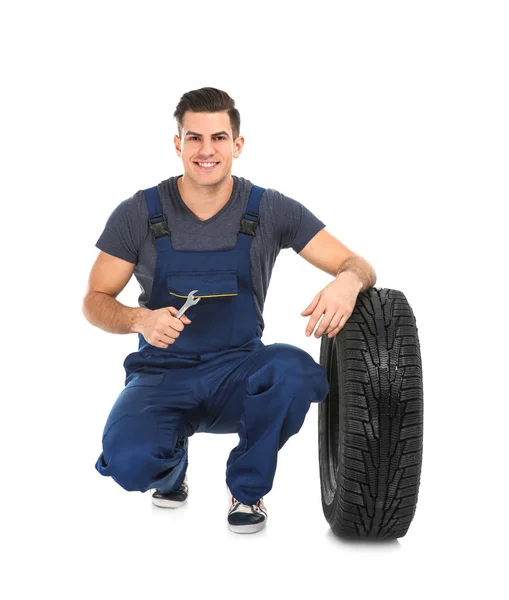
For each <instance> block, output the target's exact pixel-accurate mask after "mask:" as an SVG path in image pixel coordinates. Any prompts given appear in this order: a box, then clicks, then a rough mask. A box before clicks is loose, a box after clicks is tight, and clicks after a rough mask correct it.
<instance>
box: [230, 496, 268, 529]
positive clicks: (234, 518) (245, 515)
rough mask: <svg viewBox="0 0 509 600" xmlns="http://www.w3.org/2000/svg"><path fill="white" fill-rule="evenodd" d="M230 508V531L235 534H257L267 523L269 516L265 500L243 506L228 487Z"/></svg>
mask: <svg viewBox="0 0 509 600" xmlns="http://www.w3.org/2000/svg"><path fill="white" fill-rule="evenodd" d="M226 489H227V491H228V499H229V500H230V506H229V508H228V529H229V530H230V531H233V532H235V533H256V532H257V531H260V529H263V528H264V527H265V525H266V523H267V519H268V515H267V509H266V508H265V504H264V503H263V498H260V499H259V500H258V502H256V503H255V504H242V502H240V501H239V500H237V499H236V498H235V497H234V496H233V494H232V493H231V491H230V488H229V487H228V485H226Z"/></svg>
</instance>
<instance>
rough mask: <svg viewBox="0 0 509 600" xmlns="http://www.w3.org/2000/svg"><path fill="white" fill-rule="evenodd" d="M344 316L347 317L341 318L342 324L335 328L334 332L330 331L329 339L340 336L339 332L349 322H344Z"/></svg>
mask: <svg viewBox="0 0 509 600" xmlns="http://www.w3.org/2000/svg"><path fill="white" fill-rule="evenodd" d="M344 316H345V315H343V316H342V317H341V320H340V322H339V323H338V325H337V327H335V328H334V329H333V330H332V331H330V332H329V333H328V337H330V338H331V337H334V336H335V335H337V334H338V333H339V332H340V331H341V330H342V329H343V326H344V324H345V323H346V321H347V320H348V319H346V320H344V319H343V317H344Z"/></svg>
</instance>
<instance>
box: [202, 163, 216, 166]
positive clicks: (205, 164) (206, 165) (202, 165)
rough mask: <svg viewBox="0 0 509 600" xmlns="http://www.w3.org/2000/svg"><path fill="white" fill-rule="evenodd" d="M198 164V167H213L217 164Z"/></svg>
mask: <svg viewBox="0 0 509 600" xmlns="http://www.w3.org/2000/svg"><path fill="white" fill-rule="evenodd" d="M198 164H199V165H200V167H213V166H215V165H216V164H217V163H198Z"/></svg>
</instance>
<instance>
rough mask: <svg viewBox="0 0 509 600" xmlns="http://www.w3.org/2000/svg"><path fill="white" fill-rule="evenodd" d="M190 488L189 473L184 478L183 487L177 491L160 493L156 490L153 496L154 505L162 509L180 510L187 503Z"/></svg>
mask: <svg viewBox="0 0 509 600" xmlns="http://www.w3.org/2000/svg"><path fill="white" fill-rule="evenodd" d="M188 494H189V487H188V485H187V473H186V475H185V477H184V481H183V482H182V485H181V486H180V487H179V488H178V489H177V490H172V491H171V492H160V491H159V490H155V491H154V493H153V494H152V504H155V505H156V506H160V507H161V508H179V506H183V505H184V504H185V503H186V502H187V496H188Z"/></svg>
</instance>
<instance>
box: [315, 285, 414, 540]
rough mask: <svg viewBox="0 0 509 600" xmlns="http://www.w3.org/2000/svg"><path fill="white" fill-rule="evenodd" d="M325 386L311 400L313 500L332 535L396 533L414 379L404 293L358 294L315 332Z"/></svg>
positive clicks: (404, 520) (384, 536)
mask: <svg viewBox="0 0 509 600" xmlns="http://www.w3.org/2000/svg"><path fill="white" fill-rule="evenodd" d="M320 364H321V365H322V366H323V367H325V369H326V370H327V377H328V381H329V393H328V395H327V397H326V398H325V400H324V401H323V402H321V403H320V404H319V405H318V453H319V467H320V486H321V497H322V508H323V512H324V515H325V518H326V520H327V522H328V523H329V525H330V527H331V529H332V531H333V532H334V534H336V535H337V536H339V537H345V538H354V539H364V538H370V539H379V540H389V539H394V538H400V537H403V536H404V535H405V534H406V533H407V531H408V528H409V526H410V523H411V522H412V519H413V518H414V515H415V510H416V506H417V498H418V493H419V485H420V477H421V465H422V445H423V416H424V415H423V387H422V366H421V353H420V346H419V338H418V330H417V325H416V320H415V317H414V314H413V311H412V308H411V307H410V305H409V304H408V301H407V299H406V298H405V296H404V294H403V293H402V292H400V291H397V290H392V289H386V288H374V287H373V288H369V289H368V290H365V291H364V292H361V293H360V294H359V295H358V297H357V301H356V305H355V307H354V310H353V312H352V314H351V315H350V317H349V319H348V320H347V322H346V323H345V325H344V326H343V328H342V329H341V330H340V332H339V333H338V334H337V335H336V336H335V337H333V338H328V337H327V336H326V335H323V336H322V341H321V347H320Z"/></svg>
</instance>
